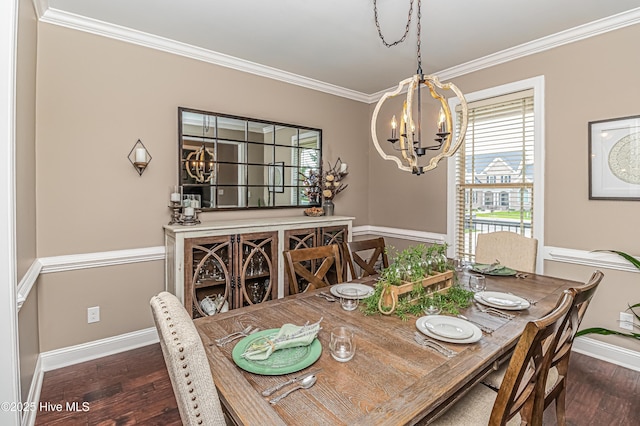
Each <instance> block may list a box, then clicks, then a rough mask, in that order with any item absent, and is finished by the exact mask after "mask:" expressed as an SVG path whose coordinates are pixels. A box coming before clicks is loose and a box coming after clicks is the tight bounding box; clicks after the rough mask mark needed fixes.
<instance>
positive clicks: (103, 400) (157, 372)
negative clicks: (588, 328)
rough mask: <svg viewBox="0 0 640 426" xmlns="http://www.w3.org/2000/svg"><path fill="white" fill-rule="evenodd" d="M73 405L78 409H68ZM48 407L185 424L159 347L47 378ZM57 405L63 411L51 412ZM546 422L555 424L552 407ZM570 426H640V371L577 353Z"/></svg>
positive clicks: (54, 416)
mask: <svg viewBox="0 0 640 426" xmlns="http://www.w3.org/2000/svg"><path fill="white" fill-rule="evenodd" d="M74 402H77V403H78V404H77V410H76V411H70V410H67V404H73V403H74ZM83 402H86V403H88V404H85V405H84V406H83ZM47 403H49V404H51V405H49V408H50V409H49V410H41V411H39V413H38V415H37V417H36V425H65V426H66V425H136V424H143V425H180V424H181V422H180V415H179V413H178V408H177V404H176V400H175V398H174V396H173V390H172V389H171V382H170V381H169V376H168V374H167V370H166V368H165V364H164V360H163V358H162V351H161V350H160V345H159V344H155V345H150V346H145V347H143V348H139V349H135V350H132V351H127V352H123V353H120V354H116V355H111V356H108V357H104V358H100V359H96V360H93V361H88V362H85V363H82V364H76V365H73V366H70V367H65V368H61V369H58V370H54V371H49V372H47V373H45V375H44V380H43V383H42V391H41V394H40V406H43V404H45V405H46V404H47ZM56 404H61V407H62V411H54V410H53V409H51V407H55V405H56ZM71 408H73V407H71ZM83 408H88V410H86V411H82V410H83ZM544 420H545V422H544V424H545V425H555V424H556V419H555V411H554V408H553V406H551V407H549V408H548V409H547V410H546V412H545V417H544ZM567 424H568V425H580V426H582V425H585V426H586V425H607V426H616V425H619V426H623V425H624V426H626V425H639V424H640V372H637V371H633V370H629V369H626V368H623V367H619V366H617V365H614V364H609V363H606V362H602V361H599V360H597V359H594V358H591V357H588V356H585V355H580V354H578V353H574V354H573V355H572V357H571V363H570V368H569V381H568V389H567Z"/></svg>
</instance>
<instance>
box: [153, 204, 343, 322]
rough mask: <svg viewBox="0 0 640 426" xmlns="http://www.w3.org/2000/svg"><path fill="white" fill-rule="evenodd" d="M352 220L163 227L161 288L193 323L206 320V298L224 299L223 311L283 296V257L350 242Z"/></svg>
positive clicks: (253, 221)
mask: <svg viewBox="0 0 640 426" xmlns="http://www.w3.org/2000/svg"><path fill="white" fill-rule="evenodd" d="M352 221H353V218H352V217H346V216H321V217H305V216H302V217H284V218H261V219H240V220H228V221H220V222H208V223H207V222H203V223H201V224H199V225H195V226H180V225H166V226H165V227H164V234H165V248H166V260H165V289H166V290H167V291H169V292H171V293H173V294H175V295H176V296H177V297H178V298H179V299H180V300H181V301H182V302H183V303H184V305H185V307H186V308H187V310H188V311H189V312H192V316H193V317H194V318H196V317H200V316H205V315H207V314H206V313H205V311H204V310H203V308H202V306H201V303H200V302H201V301H202V300H203V299H204V298H206V297H207V296H210V297H211V298H216V297H222V298H224V300H225V302H226V305H225V307H228V309H234V308H238V307H241V306H247V305H252V304H255V303H260V302H263V301H265V300H270V299H275V298H279V297H284V296H287V295H288V294H289V285H288V282H287V280H286V273H285V270H284V258H283V256H282V252H283V251H284V250H288V249H296V248H305V247H316V246H318V245H328V244H335V243H342V242H343V241H350V240H351V227H352ZM340 247H341V246H340ZM343 258H344V257H343ZM343 270H346V269H344V268H343Z"/></svg>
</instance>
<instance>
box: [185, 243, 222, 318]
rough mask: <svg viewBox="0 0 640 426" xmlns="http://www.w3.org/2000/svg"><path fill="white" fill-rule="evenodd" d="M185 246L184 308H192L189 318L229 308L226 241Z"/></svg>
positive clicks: (212, 313)
mask: <svg viewBox="0 0 640 426" xmlns="http://www.w3.org/2000/svg"><path fill="white" fill-rule="evenodd" d="M185 245H186V247H185V248H186V257H185V270H186V272H185V284H186V285H185V290H187V291H185V306H191V307H192V316H193V318H197V317H201V316H207V315H214V314H215V313H217V312H225V311H227V310H229V309H230V308H232V293H231V279H232V277H233V263H232V261H231V255H232V250H231V240H230V238H229V237H228V236H223V237H208V238H202V239H193V240H188V241H187V242H186V244H185ZM188 289H190V290H191V291H188Z"/></svg>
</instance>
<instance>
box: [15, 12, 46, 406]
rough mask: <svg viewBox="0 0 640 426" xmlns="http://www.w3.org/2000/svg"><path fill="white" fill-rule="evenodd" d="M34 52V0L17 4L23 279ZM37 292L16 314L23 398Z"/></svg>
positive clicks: (31, 254)
mask: <svg viewBox="0 0 640 426" xmlns="http://www.w3.org/2000/svg"><path fill="white" fill-rule="evenodd" d="M36 53H37V20H36V14H35V10H34V8H33V2H32V1H30V0H20V2H19V4H18V48H17V56H18V57H17V69H16V154H15V155H16V160H15V161H16V162H15V165H16V176H15V179H16V254H17V259H16V267H17V270H16V274H17V277H18V281H20V280H21V279H22V277H23V276H24V275H25V273H26V272H27V270H28V269H29V267H30V266H31V264H32V263H33V261H34V260H35V258H36V191H35V183H36V170H35V169H36V168H35V164H34V163H35V145H36ZM37 307H38V305H37V292H36V291H35V287H34V291H32V292H30V293H29V296H28V298H27V300H26V301H25V302H24V304H23V306H22V309H21V310H20V313H19V315H18V334H19V336H18V337H19V350H20V382H21V391H22V399H23V400H26V397H27V395H28V392H29V388H30V386H31V379H32V378H33V375H34V370H35V366H36V361H37V358H38V354H39V353H40V350H39V345H38V309H37Z"/></svg>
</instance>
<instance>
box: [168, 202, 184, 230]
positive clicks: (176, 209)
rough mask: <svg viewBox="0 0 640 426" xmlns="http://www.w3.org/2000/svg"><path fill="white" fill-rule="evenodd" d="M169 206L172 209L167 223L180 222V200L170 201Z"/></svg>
mask: <svg viewBox="0 0 640 426" xmlns="http://www.w3.org/2000/svg"><path fill="white" fill-rule="evenodd" d="M169 208H170V209H171V210H172V211H171V220H170V221H169V225H175V224H178V225H180V224H181V223H182V218H181V217H180V215H181V213H180V210H182V203H181V202H180V201H177V202H176V201H172V202H171V204H170V205H169Z"/></svg>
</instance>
